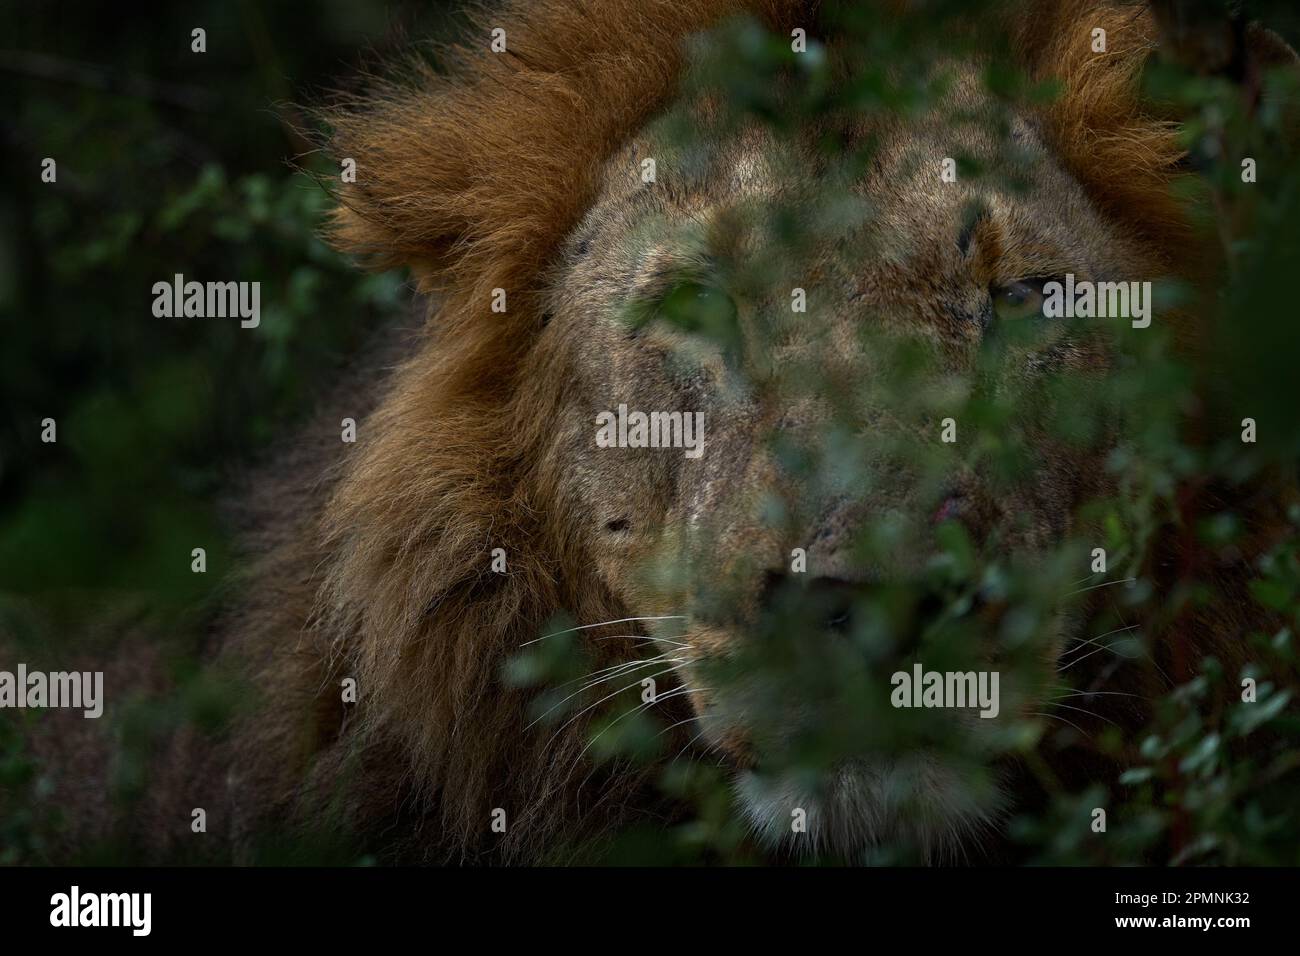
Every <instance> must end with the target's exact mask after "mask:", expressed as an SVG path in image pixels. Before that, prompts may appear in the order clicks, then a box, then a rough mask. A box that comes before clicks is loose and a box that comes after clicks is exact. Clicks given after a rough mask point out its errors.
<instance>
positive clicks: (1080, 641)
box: [1061, 624, 1140, 657]
mask: <svg viewBox="0 0 1300 956" xmlns="http://www.w3.org/2000/svg"><path fill="white" fill-rule="evenodd" d="M1139 626H1140V625H1137V624H1129V625H1127V626H1125V627H1117V628H1115V630H1113V631H1107V632H1106V633H1105V634H1098V635H1097V636H1096V637H1077V638H1075V639H1074V640H1075V642H1076V643H1075V645H1074V646H1073V647H1071V648H1069V649H1068V650H1066V651H1063V652H1062V654H1061V656H1062V657H1066V656H1068V655H1070V654H1073V653H1074V652H1075V651H1081V650H1083V645H1085V644H1092V645H1093V646H1100V645H1098V644H1097V642H1098V641H1100V640H1101V639H1102V638H1103V637H1110V636H1111V635H1112V634H1119V633H1121V632H1122V631H1131V630H1133V629H1135V628H1137V627H1139Z"/></svg>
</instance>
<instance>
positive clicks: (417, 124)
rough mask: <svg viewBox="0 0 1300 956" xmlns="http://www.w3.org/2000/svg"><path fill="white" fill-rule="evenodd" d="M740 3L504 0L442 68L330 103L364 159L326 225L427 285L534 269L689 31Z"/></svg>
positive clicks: (339, 144)
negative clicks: (443, 68) (412, 274)
mask: <svg viewBox="0 0 1300 956" xmlns="http://www.w3.org/2000/svg"><path fill="white" fill-rule="evenodd" d="M764 2H765V3H767V4H769V5H772V6H780V5H781V4H780V3H779V2H778V0H764ZM761 5H763V4H760V6H761ZM734 6H735V3H734V2H733V0H672V2H667V0H654V2H646V0H609V2H601V3H569V2H558V0H555V2H542V0H506V2H505V3H503V4H501V5H500V9H496V8H494V9H493V12H492V13H491V16H490V17H489V15H488V14H486V13H485V14H483V15H481V16H479V17H478V18H476V19H475V20H474V21H473V23H472V24H471V25H470V26H469V28H468V34H467V35H469V36H472V37H473V38H474V39H473V41H472V42H467V44H466V45H465V46H463V47H457V48H454V49H453V50H451V51H444V52H445V53H446V54H447V56H446V61H447V62H446V64H445V65H446V67H447V69H446V70H445V71H442V70H437V71H436V70H434V69H432V68H430V67H428V66H427V65H423V66H415V67H413V68H412V69H410V70H408V72H407V74H406V75H405V76H403V77H399V78H398V79H397V80H396V81H393V82H387V83H381V84H379V85H378V86H377V88H376V89H375V90H374V91H373V92H372V93H370V94H368V95H365V96H362V97H354V98H352V99H348V100H344V101H343V102H341V103H338V104H336V105H335V107H334V108H332V109H326V110H323V111H322V116H323V119H324V120H325V122H326V124H327V125H328V126H330V127H331V128H332V130H333V136H332V141H331V151H332V152H333V154H334V156H335V157H336V159H337V160H338V161H340V162H342V161H343V160H346V159H351V160H353V161H354V162H355V182H345V183H344V184H343V185H342V187H341V190H340V192H339V197H338V198H339V203H338V206H337V208H336V209H335V211H334V214H333V220H332V223H331V228H330V232H329V235H330V238H331V239H332V241H333V243H334V244H335V246H337V247H338V248H339V249H341V250H343V251H345V252H347V253H350V254H352V255H355V256H357V257H359V258H360V259H362V260H363V261H364V262H365V264H367V265H369V266H372V267H376V268H391V267H393V266H400V265H405V266H410V267H411V268H412V269H413V270H414V271H415V274H416V278H417V279H418V280H419V281H420V283H421V285H422V286H423V287H425V288H426V289H433V288H439V287H446V286H448V285H451V284H455V285H457V286H463V285H464V284H465V283H467V282H469V283H476V284H478V285H480V286H482V285H483V284H484V283H485V282H486V281H488V280H489V277H490V275H491V274H493V273H495V275H494V276H492V277H491V282H492V284H493V285H502V286H505V285H506V284H507V283H508V282H510V281H512V279H513V280H514V281H518V280H519V279H521V278H522V277H524V276H526V275H527V274H528V273H530V272H532V273H535V272H536V271H537V270H539V269H540V268H542V267H543V266H544V265H545V263H546V262H547V261H549V259H550V258H551V256H552V255H553V253H554V250H555V248H556V247H557V245H558V244H559V243H560V241H561V240H562V239H563V237H564V235H565V234H567V232H568V231H569V230H570V229H571V228H572V227H573V225H574V224H576V222H577V220H578V219H579V218H580V217H581V215H582V214H583V213H584V212H585V211H586V208H587V206H588V204H589V203H590V201H591V199H592V196H593V195H594V191H595V186H596V184H597V183H598V182H599V178H600V172H601V169H602V168H603V166H604V162H605V160H606V158H607V157H608V156H609V155H610V154H611V153H612V151H613V150H614V149H615V148H616V147H617V146H618V145H619V144H621V143H623V142H625V141H626V139H627V136H628V135H629V133H630V131H632V130H635V129H636V128H638V127H639V126H640V125H641V124H642V123H643V122H645V120H646V119H648V118H649V116H651V115H652V114H653V113H654V111H655V110H656V109H657V108H658V105H659V104H660V103H661V102H662V101H663V100H664V98H665V97H666V96H667V95H668V94H669V93H670V92H671V91H672V89H673V88H674V86H675V84H676V82H677V77H678V72H679V68H680V64H681V52H682V51H681V40H682V38H683V37H684V36H686V35H687V34H690V33H693V32H695V31H697V30H700V29H703V28H704V27H706V26H708V25H710V24H711V23H713V22H715V21H716V20H717V19H718V18H719V17H720V16H721V15H722V14H724V13H726V12H727V11H728V10H729V9H730V8H732V7H734ZM502 25H504V26H502ZM493 40H495V42H490V41H493ZM503 273H513V276H512V275H509V274H503ZM489 288H491V286H489Z"/></svg>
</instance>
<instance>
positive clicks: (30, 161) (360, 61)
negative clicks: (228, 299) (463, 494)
mask: <svg viewBox="0 0 1300 956" xmlns="http://www.w3.org/2000/svg"><path fill="white" fill-rule="evenodd" d="M450 16H451V15H450V13H449V12H448V11H447V10H446V9H444V8H443V7H442V6H440V5H438V4H428V3H414V2H411V3H383V2H356V0H337V2H326V3H321V4H317V5H314V7H313V10H312V13H311V15H310V16H305V15H304V12H303V10H302V9H301V8H299V7H296V6H294V5H291V4H263V3H255V2H240V3H218V2H198V3H187V4H178V5H166V6H163V7H158V8H152V9H147V10H146V8H137V9H131V10H120V9H110V8H106V7H94V6H93V5H90V4H81V3H66V2H55V3H49V4H41V5H28V6H27V7H25V8H24V9H23V11H22V12H21V13H17V14H14V15H10V16H8V17H6V36H5V40H4V43H3V44H0V45H2V46H4V47H5V49H4V50H3V51H0V83H3V85H4V90H5V101H6V104H7V105H6V109H5V111H4V115H3V116H2V117H0V132H2V133H3V139H4V150H3V157H0V164H3V175H4V180H5V182H6V183H8V184H9V185H8V188H6V189H5V190H4V192H3V194H0V328H2V329H3V335H4V346H3V348H0V383H2V384H0V394H2V396H3V397H2V398H0V638H3V647H4V651H5V653H4V657H5V661H6V662H7V663H6V664H5V665H4V666H8V667H12V664H13V660H14V659H15V658H14V657H13V656H12V655H14V654H15V652H18V656H17V658H16V659H18V660H28V661H36V660H39V661H41V662H42V663H43V664H44V665H46V666H48V667H50V668H54V667H56V666H59V665H60V664H63V663H66V662H69V661H73V660H76V659H78V658H83V659H84V656H85V655H86V654H90V653H94V652H95V651H96V649H99V648H107V647H112V646H114V644H116V643H117V642H118V641H121V640H122V639H124V638H127V637H135V638H137V639H144V640H148V641H155V642H157V643H158V644H160V645H161V646H162V647H163V649H164V653H165V657H166V660H167V662H168V667H169V670H170V671H171V673H172V676H173V677H174V678H176V679H177V681H178V683H179V685H180V690H179V691H178V695H177V699H176V700H175V701H170V702H168V703H166V704H160V705H157V706H153V707H149V706H142V707H138V708H133V709H132V710H131V712H130V714H129V715H128V716H127V717H124V718H123V726H122V727H119V728H116V729H115V730H114V731H113V735H114V736H115V738H116V739H118V740H119V741H121V743H122V744H123V755H124V756H123V758H122V760H121V762H120V766H119V767H118V768H117V770H116V771H115V772H116V773H117V774H118V779H117V780H115V781H114V786H115V787H116V789H117V790H118V791H119V792H120V793H121V794H123V795H129V794H130V793H131V792H133V788H137V787H138V779H139V776H140V773H141V772H142V771H141V767H142V763H141V762H142V761H143V760H144V759H145V756H146V751H147V748H148V747H149V746H151V742H153V741H157V740H158V739H161V738H162V737H164V736H165V735H166V734H167V733H168V732H169V730H171V729H172V728H174V727H176V726H178V725H181V724H184V723H197V724H199V725H200V726H202V725H204V724H205V723H210V722H211V719H212V711H213V708H214V707H216V708H218V709H219V708H220V707H228V706H229V704H230V701H225V702H224V703H222V702H221V701H220V700H208V702H207V703H206V704H204V703H202V701H203V700H205V699H207V698H211V697H213V695H214V694H217V692H216V691H215V690H213V687H212V684H211V679H210V678H209V677H205V676H204V675H202V674H201V673H200V672H199V670H198V668H197V667H196V666H195V654H196V648H197V646H198V644H199V642H200V641H201V639H202V635H203V634H204V631H205V621H206V619H207V617H208V615H209V614H210V613H211V612H212V611H213V610H214V609H215V608H216V607H217V606H218V604H219V592H220V589H221V587H222V582H223V579H226V578H227V576H228V574H229V571H230V564H229V561H228V557H229V555H230V554H231V553H232V543H231V542H230V540H229V534H230V529H229V527H228V522H226V521H225V520H223V518H222V517H221V516H220V515H219V507H220V503H221V501H222V500H223V498H224V497H226V496H228V495H229V494H230V492H231V489H232V488H233V487H234V486H235V485H236V484H237V483H238V481H239V480H240V479H241V477H242V474H243V472H244V471H245V470H246V469H247V468H249V467H250V466H251V465H254V464H256V463H257V462H258V461H259V460H260V459H263V458H266V457H268V456H270V455H273V454H275V452H276V450H277V448H278V447H279V444H280V443H282V442H283V441H284V440H286V439H288V438H289V437H290V436H292V435H293V433H294V430H295V428H296V426H297V425H298V423H299V422H300V421H302V420H303V419H304V418H305V416H306V415H308V414H309V413H310V412H311V410H312V408H313V406H314V404H315V402H316V401H317V399H318V398H319V397H320V396H321V393H322V392H323V390H324V389H325V388H327V387H328V386H329V385H330V383H331V381H332V379H333V377H334V376H335V374H336V373H337V372H339V371H340V370H341V369H343V368H344V367H345V366H346V365H347V363H348V362H349V361H350V360H351V359H352V358H353V357H354V356H355V355H356V353H357V352H358V351H359V350H360V348H361V347H362V346H363V344H364V343H365V342H366V340H367V339H368V338H369V337H370V334H371V333H372V332H373V331H374V330H375V328H376V327H378V326H379V325H380V324H382V323H384V322H386V321H388V320H390V319H392V318H393V317H396V316H399V315H404V314H405V313H406V310H407V309H408V307H409V306H408V302H409V294H408V292H407V290H406V288H405V284H404V282H403V280H402V278H401V277H400V276H397V275H395V274H386V275H378V276H363V275H361V274H359V273H358V272H357V271H356V269H355V268H354V267H353V266H352V264H350V263H349V262H347V261H346V260H345V259H343V258H342V257H341V256H338V255H337V254H335V253H334V252H333V251H332V250H330V249H328V248H327V247H326V246H325V245H324V243H323V242H322V241H321V239H320V238H319V236H318V232H319V229H320V226H321V216H322V213H323V211H324V210H325V208H326V207H327V206H328V204H329V202H330V198H329V193H328V188H329V182H330V181H331V180H335V179H336V177H337V175H338V170H337V169H335V168H331V167H329V166H327V165H326V164H325V162H324V159H323V158H322V157H320V156H318V155H317V154H316V153H314V152H313V146H312V143H311V142H310V141H309V139H308V138H307V137H308V131H309V130H310V128H311V127H310V123H309V121H308V119H307V118H306V115H305V109H304V107H301V106H298V105H297V104H311V103H313V102H316V101H318V100H319V99H320V98H322V97H324V96H326V95H328V93H329V91H330V90H332V89H334V88H335V86H336V84H337V83H338V82H341V81H344V80H346V78H347V77H349V76H352V75H354V74H356V73H357V72H358V71H359V70H360V69H362V68H364V67H365V65H366V64H367V63H369V62H370V60H371V58H375V59H380V60H382V59H386V58H389V57H391V56H392V55H394V53H395V51H405V50H406V48H407V45H408V44H409V42H410V37H411V36H429V35H438V34H440V33H443V32H445V30H446V27H447V23H448V22H449V20H450ZM195 27H203V28H204V29H205V30H206V31H207V52H206V53H203V54H196V53H192V52H191V49H190V44H191V30H192V29H193V28H195ZM45 157H51V158H53V159H55V161H56V162H57V180H56V182H54V183H44V182H42V181H41V169H42V161H43V159H44V158H45ZM176 273H181V274H183V275H184V276H185V278H186V280H198V281H203V282H206V281H230V280H238V281H249V282H252V281H257V282H260V283H261V288H262V292H261V303H262V309H261V312H262V314H261V322H260V325H259V326H258V327H257V328H256V329H250V330H244V329H241V328H240V327H239V323H238V321H237V320H223V319H219V318H210V319H193V318H191V319H185V318H176V319H160V318H155V317H154V315H153V313H152V303H153V293H152V287H153V285H154V283H156V282H160V281H167V282H170V281H172V277H173V275H174V274H176ZM46 418H52V419H54V420H55V422H56V423H57V439H58V440H57V443H52V444H46V443H43V442H42V441H41V430H42V426H41V422H42V420H43V419H46ZM195 547H203V548H205V550H206V552H207V568H208V570H207V573H206V574H195V573H192V572H191V569H190V564H191V557H190V555H191V549H193V548H195ZM217 696H219V694H217ZM191 705H193V706H191ZM15 713H16V712H14V711H3V712H0V768H3V769H2V770H0V821H2V822H0V859H3V858H8V859H13V858H14V857H15V854H16V855H17V857H18V858H27V859H30V858H33V856H32V854H34V853H35V852H36V849H37V844H38V843H39V839H38V836H37V834H38V833H39V831H40V828H39V827H36V826H35V823H36V821H37V820H38V818H39V819H40V820H45V821H46V824H47V825H52V824H50V823H49V821H50V819H52V818H51V816H50V814H51V813H52V812H53V811H54V810H55V809H56V808H54V807H49V806H42V805H41V801H43V800H44V798H45V797H46V796H48V787H44V789H43V788H42V786H37V787H36V789H34V790H33V791H32V793H33V794H34V795H35V797H36V801H37V802H36V803H34V804H32V805H26V804H25V803H24V798H23V797H22V796H21V792H22V790H21V788H20V787H19V784H20V783H22V782H24V781H27V779H28V775H31V774H33V773H35V769H34V767H33V765H32V764H31V762H30V760H29V759H28V758H27V757H25V756H24V747H23V738H24V734H25V731H24V730H23V726H24V725H23V724H22V722H21V721H19V720H18V719H17V718H16V717H15ZM205 715H206V716H205ZM38 783H39V781H38ZM6 797H9V798H10V799H6ZM25 841H26V843H27V844H29V845H27V846H24V842H25ZM34 858H37V859H39V858H40V857H39V855H36V856H35V857H34ZM104 859H112V857H111V856H106V857H104Z"/></svg>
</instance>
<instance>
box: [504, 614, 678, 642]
mask: <svg viewBox="0 0 1300 956" xmlns="http://www.w3.org/2000/svg"><path fill="white" fill-rule="evenodd" d="M685 619H686V615H685V614H664V615H661V616H659V617H621V618H619V619H618V620H617V621H601V622H600V623H598V624H579V625H578V626H577V627H566V628H565V629H564V630H562V631H555V632H554V633H551V634H543V635H542V636H541V637H535V638H533V639H532V640H531V641H524V642H523V643H522V644H520V645H519V646H520V647H527V646H528V645H529V644H536V643H537V642H538V641H544V640H546V639H547V638H549V637H559V636H560V635H561V634H572V633H573V632H574V631H587V630H590V629H591V628H593V627H606V626H608V625H610V624H627V623H629V622H632V621H680V620H685Z"/></svg>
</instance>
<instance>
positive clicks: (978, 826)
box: [734, 755, 1005, 863]
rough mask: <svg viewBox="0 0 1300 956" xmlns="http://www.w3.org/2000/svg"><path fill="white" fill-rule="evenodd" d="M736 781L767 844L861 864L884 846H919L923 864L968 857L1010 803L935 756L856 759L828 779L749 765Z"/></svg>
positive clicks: (752, 823) (747, 812) (744, 809)
mask: <svg viewBox="0 0 1300 956" xmlns="http://www.w3.org/2000/svg"><path fill="white" fill-rule="evenodd" d="M734 786H735V790H736V794H737V797H738V798H739V803H740V806H741V809H742V812H743V813H744V815H745V818H746V819H747V820H748V822H749V824H750V826H751V828H752V830H753V832H754V834H755V836H756V837H757V839H758V840H759V842H760V843H762V844H763V845H764V846H765V847H766V848H767V849H769V850H774V851H779V852H782V853H787V854H790V855H792V856H796V857H810V856H814V855H829V856H833V857H836V858H840V859H843V860H845V861H848V862H855V863H861V862H870V861H871V858H872V856H873V851H874V850H875V848H876V847H878V846H880V845H882V844H890V845H895V846H896V845H904V846H908V847H911V848H913V850H914V852H915V854H916V855H917V856H918V857H919V858H920V862H925V863H943V862H953V863H957V862H961V861H962V859H963V857H964V856H965V852H966V851H965V847H966V846H967V845H968V844H970V843H972V842H974V841H976V840H977V839H978V838H979V837H980V836H981V835H982V834H984V833H987V832H990V831H991V830H992V828H993V824H994V823H995V821H996V819H997V818H998V817H999V816H1000V814H1001V812H1002V810H1003V808H1004V805H1005V800H1004V795H1003V793H1002V791H1001V790H1000V789H998V788H997V787H995V786H990V787H989V788H987V790H986V791H985V792H977V791H975V790H973V789H972V788H971V787H970V785H969V781H967V780H965V779H963V778H962V777H961V776H960V775H959V774H958V773H957V772H956V771H955V770H954V769H952V768H950V767H947V766H945V765H944V764H943V763H942V762H940V761H939V760H937V759H935V758H933V757H931V756H928V755H920V756H916V757H908V758H905V759H901V760H891V761H884V760H882V761H878V762H877V761H866V760H853V761H849V762H846V763H844V764H841V765H840V766H838V767H836V768H835V769H833V770H831V771H830V772H828V773H825V774H823V775H822V776H821V777H820V779H818V778H816V777H810V776H809V775H807V774H806V773H803V774H801V773H797V772H783V773H780V774H775V775H773V774H767V773H763V772H762V771H758V770H742V771H740V772H739V773H738V775H737V777H736V779H735V783H734ZM799 811H802V815H801V814H800V813H799ZM882 862H890V861H882ZM892 862H898V861H892Z"/></svg>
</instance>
